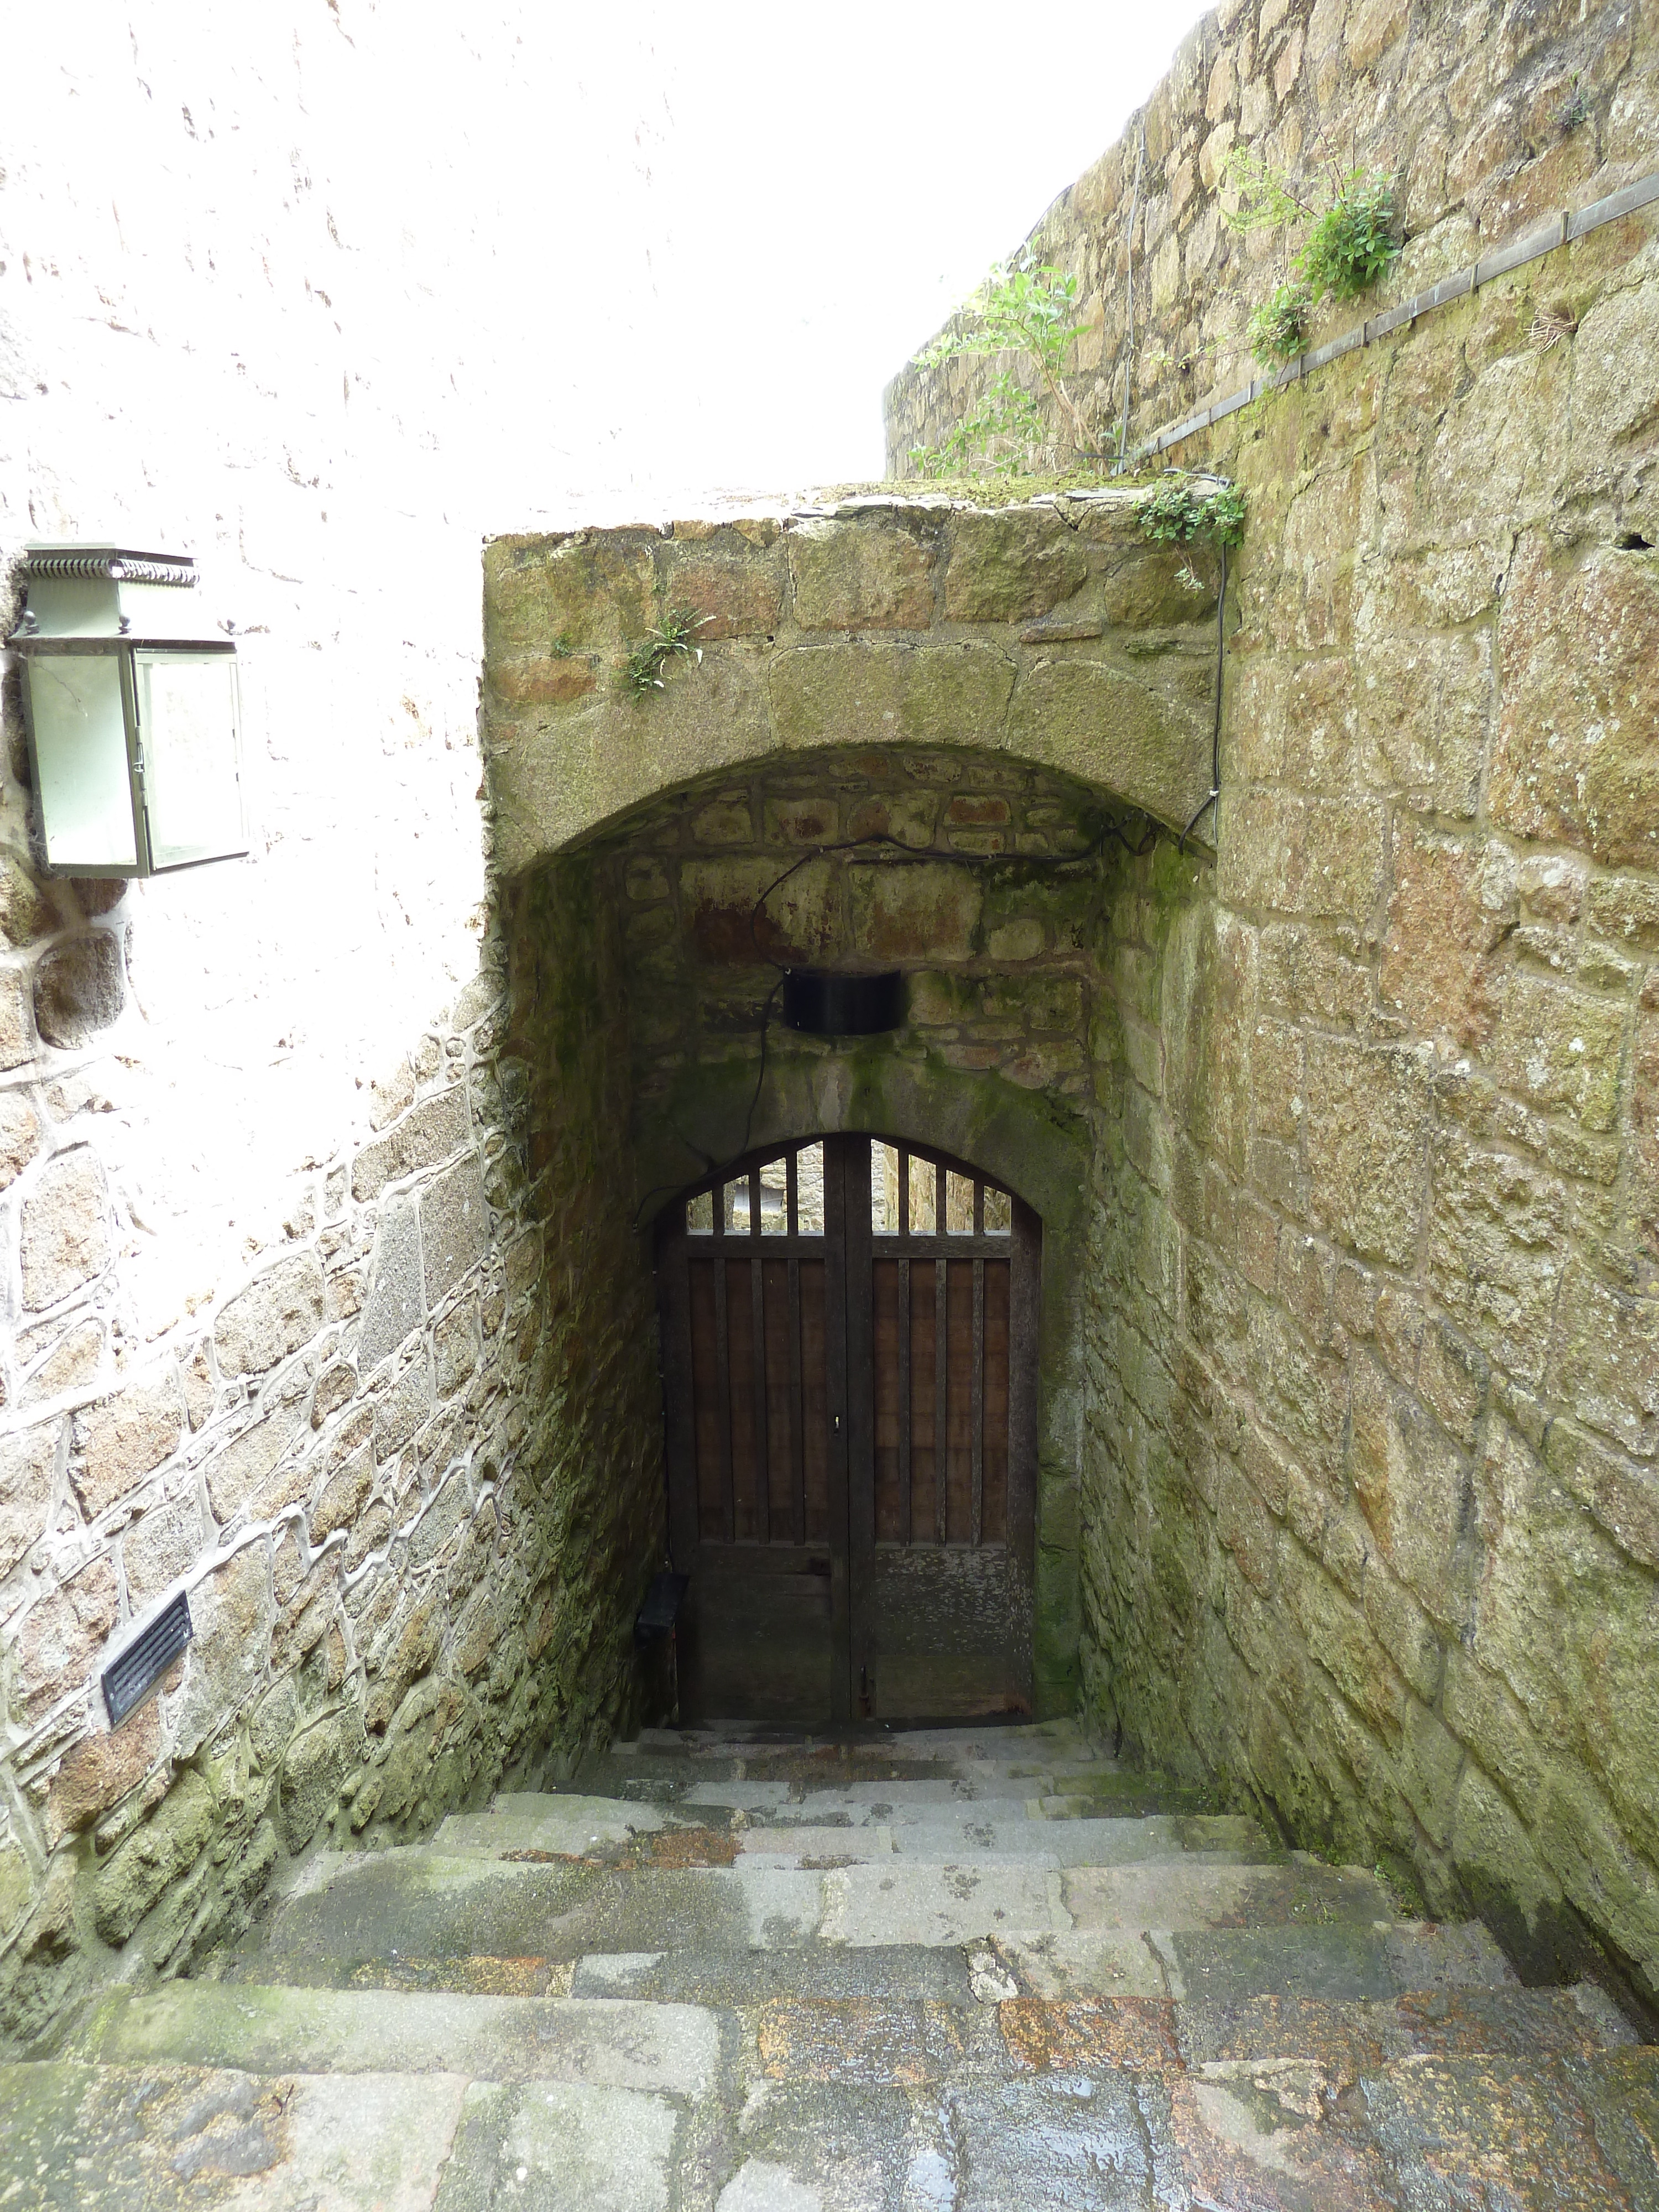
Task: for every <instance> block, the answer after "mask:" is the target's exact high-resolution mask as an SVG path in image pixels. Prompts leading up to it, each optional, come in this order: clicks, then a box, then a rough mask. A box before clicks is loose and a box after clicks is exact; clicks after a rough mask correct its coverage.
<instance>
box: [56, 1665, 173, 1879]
mask: <svg viewBox="0 0 1659 2212" xmlns="http://www.w3.org/2000/svg"><path fill="white" fill-rule="evenodd" d="M160 1753H161V1708H160V1706H159V1705H158V1704H157V1703H156V1701H155V1699H150V1700H149V1703H148V1704H146V1705H140V1707H139V1708H138V1710H137V1712H136V1713H133V1714H131V1715H130V1716H129V1717H128V1718H127V1719H126V1720H125V1721H124V1722H123V1723H122V1724H121V1726H120V1727H119V1728H118V1729H113V1730H112V1731H109V1732H105V1731H103V1730H99V1731H98V1732H96V1733H94V1735H88V1736H83V1737H82V1740H81V1741H80V1742H79V1743H77V1744H76V1746H75V1747H74V1749H73V1750H72V1751H70V1753H69V1754H68V1755H67V1757H66V1758H65V1759H64V1761H63V1764H62V1765H60V1766H59V1767H58V1771H57V1772H56V1773H55V1774H54V1775H53V1776H52V1785H51V1790H50V1793H49V1796H48V1798H47V1817H48V1822H49V1834H50V1839H51V1841H52V1843H54V1844H56V1843H57V1842H58V1841H59V1840H60V1839H61V1838H63V1837H64V1836H66V1835H73V1834H75V1833H76V1832H78V1831H79V1830H80V1829H82V1828H87V1827H90V1826H91V1825H92V1823H93V1822H94V1820H98V1819H99V1818H100V1816H101V1815H102V1814H105V1813H106V1812H107V1811H108V1809H109V1808H110V1807H111V1806H112V1805H113V1804H115V1803H116V1802H118V1800H119V1799H121V1798H123V1797H125V1796H126V1794H127V1792H128V1791H129V1790H133V1789H136V1788H137V1785H138V1784H139V1783H141V1782H142V1781H143V1778H144V1777H145V1776H146V1775H147V1774H148V1773H149V1771H150V1769H151V1767H152V1766H154V1765H155V1762H156V1759H157V1758H158V1757H159V1755H160Z"/></svg>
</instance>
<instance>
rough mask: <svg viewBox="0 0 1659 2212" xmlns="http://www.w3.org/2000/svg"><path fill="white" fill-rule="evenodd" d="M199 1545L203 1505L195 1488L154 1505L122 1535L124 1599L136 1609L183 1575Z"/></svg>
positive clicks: (143, 1605)
mask: <svg viewBox="0 0 1659 2212" xmlns="http://www.w3.org/2000/svg"><path fill="white" fill-rule="evenodd" d="M201 1549H202V1509H201V1506H200V1505H199V1504H198V1503H197V1498H196V1493H195V1492H194V1490H193V1489H192V1490H190V1491H187V1492H185V1495H184V1497H182V1498H173V1500H172V1502H171V1503H170V1504H165V1505H154V1506H152V1507H151V1508H150V1510H149V1512H147V1513H145V1514H143V1516H141V1517H140V1519H139V1520H137V1522H135V1523H134V1524H133V1526H132V1527H131V1528H129V1529H128V1530H127V1532H126V1534H125V1536H123V1538H122V1539H121V1568H122V1571H123V1573H124V1574H125V1576H126V1578H127V1601H128V1603H129V1604H130V1605H131V1606H132V1607H135V1608H136V1609H137V1610H142V1609H143V1607H145V1606H146V1605H148V1604H149V1601H150V1600H151V1598H153V1597H155V1595H157V1594H158V1592H160V1591H161V1590H164V1589H166V1588H167V1584H168V1583H170V1582H172V1581H173V1580H174V1579H175V1578H176V1577H178V1576H179V1575H182V1574H183V1573H184V1572H185V1570H186V1569H187V1568H188V1567H189V1566H190V1565H191V1564H192V1563H193V1562H194V1560H195V1559H196V1558H197V1554H198V1553H200V1551H201Z"/></svg>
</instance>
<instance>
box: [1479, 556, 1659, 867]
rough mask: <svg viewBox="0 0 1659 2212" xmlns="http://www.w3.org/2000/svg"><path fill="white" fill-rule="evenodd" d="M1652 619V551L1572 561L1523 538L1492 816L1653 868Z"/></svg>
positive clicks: (1508, 599)
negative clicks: (1556, 559) (1569, 644)
mask: <svg viewBox="0 0 1659 2212" xmlns="http://www.w3.org/2000/svg"><path fill="white" fill-rule="evenodd" d="M1656 628H1659V556H1654V555H1648V554H1642V555H1638V556H1636V557H1634V558H1632V556H1630V555H1629V554H1620V553H1613V552H1607V553H1603V554H1601V555H1600V556H1596V557H1594V558H1592V559H1591V560H1590V561H1589V562H1587V563H1585V564H1584V565H1583V566H1582V567H1571V568H1569V567H1567V566H1566V565H1565V563H1563V564H1560V565H1557V564H1556V563H1553V562H1552V561H1551V559H1550V556H1549V554H1548V552H1547V549H1546V548H1545V547H1544V546H1543V544H1541V541H1539V540H1537V539H1528V541H1527V542H1526V544H1524V546H1523V548H1522V552H1521V553H1520V555H1519V556H1517V559H1516V569H1515V574H1514V579H1513V580H1512V582H1511V584H1510V588H1509V590H1508V592H1506V593H1505V594H1504V613H1503V618H1502V623H1501V624H1500V629H1499V649H1500V653H1501V655H1502V667H1503V686H1502V693H1501V707H1500V713H1499V720H1498V744H1497V750H1496V752H1495V754H1494V757H1493V763H1492V801H1491V804H1492V814H1493V817H1494V819H1495V820H1497V821H1498V822H1500V823H1504V825H1505V826H1506V827H1508V828H1510V829H1515V830H1516V831H1518V832H1519V833H1520V834H1521V835H1522V836H1528V837H1541V838H1553V839H1563V840H1565V841H1567V842H1571V843H1576V844H1579V845H1582V846H1583V847H1584V848H1586V849H1588V850H1589V852H1590V853H1591V854H1594V856H1595V859H1596V860H1600V861H1601V863H1602V864H1603V865H1604V866H1608V867H1639V868H1645V869H1647V870H1649V871H1652V870H1654V869H1656V868H1659V739H1656V737H1655V734H1654V733H1655V732H1656V730H1659V675H1656V672H1655V663H1654V656H1653V651H1652V640H1653V635H1654V632H1655V629H1656ZM1566 636H1570V637H1571V638H1572V639H1573V641H1574V645H1573V649H1572V650H1571V651H1570V652H1565V653H1564V652H1563V651H1562V650H1561V649H1560V644H1559V641H1560V640H1561V639H1562V638H1563V637H1566Z"/></svg>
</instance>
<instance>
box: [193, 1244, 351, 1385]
mask: <svg viewBox="0 0 1659 2212" xmlns="http://www.w3.org/2000/svg"><path fill="white" fill-rule="evenodd" d="M323 1297H324V1293H323V1271H322V1269H321V1267H319V1265H318V1263H317V1260H316V1257H315V1255H313V1254H312V1253H310V1252H301V1253H296V1254H295V1256H294V1257H293V1258H292V1259H290V1260H283V1261H278V1262H277V1264H276V1266H275V1267H271V1268H268V1269H267V1270H266V1272H265V1273H264V1274H262V1275H256V1276H255V1278H254V1279H253V1280H252V1282H251V1283H250V1284H249V1285H248V1286H247V1288H246V1290H245V1291H240V1292H239V1293H238V1295H237V1296H236V1297H234V1298H232V1299H231V1301H230V1303H229V1304H228V1305H227V1306H226V1307H225V1309H224V1310H223V1311H222V1313H221V1315H220V1316H219V1320H218V1324H217V1326H216V1328H215V1330H214V1338H213V1340H214V1348H215V1350H216V1352H217V1353H218V1355H219V1365H220V1368H221V1369H222V1371H223V1372H224V1373H225V1374H227V1375H263V1374H264V1372H265V1370H266V1369H267V1368H270V1367H274V1366H275V1365H276V1363H277V1361H278V1360H279V1359H284V1358H287V1356H288V1354H289V1352H297V1351H298V1350H299V1349H300V1346H301V1345H302V1344H307V1343H308V1342H309V1341H310V1340H311V1339H312V1338H313V1336H314V1335H315V1334H317V1331H318V1330H319V1328H321V1327H322V1322H323Z"/></svg>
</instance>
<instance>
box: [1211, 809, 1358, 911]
mask: <svg viewBox="0 0 1659 2212" xmlns="http://www.w3.org/2000/svg"><path fill="white" fill-rule="evenodd" d="M1383 829H1384V824H1383V808H1382V806H1381V805H1380V803H1379V802H1378V801H1376V799H1370V798H1346V799H1304V798H1302V797H1301V796H1300V795H1299V794H1297V793H1291V792H1284V791H1245V792H1241V793H1237V794H1234V793H1228V792H1226V791H1224V792H1223V794H1222V799H1221V828H1220V833H1219V852H1220V881H1219V885H1218V889H1219V894H1220V896H1221V897H1222V898H1223V899H1225V901H1226V902H1227V903H1228V905H1230V906H1237V907H1243V908H1259V909H1262V910H1273V911H1276V912H1278V913H1280V914H1296V915H1310V916H1312V917H1315V918H1320V917H1327V916H1328V917H1332V918H1346V919H1350V920H1352V921H1364V920H1365V919H1366V918H1367V917H1368V916H1369V915H1370V913H1371V911H1372V909H1373V908H1375V907H1376V903H1377V901H1378V898H1379V896H1380V895H1381V892H1382V889H1383Z"/></svg>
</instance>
